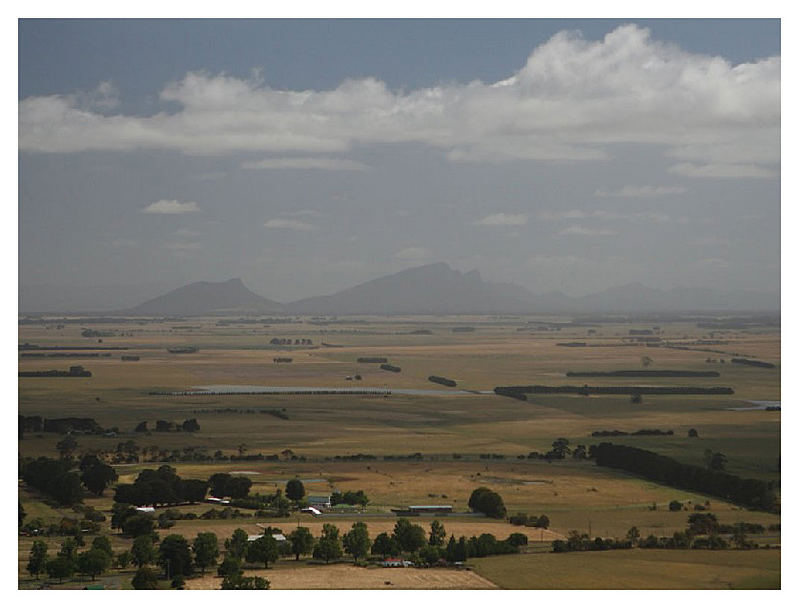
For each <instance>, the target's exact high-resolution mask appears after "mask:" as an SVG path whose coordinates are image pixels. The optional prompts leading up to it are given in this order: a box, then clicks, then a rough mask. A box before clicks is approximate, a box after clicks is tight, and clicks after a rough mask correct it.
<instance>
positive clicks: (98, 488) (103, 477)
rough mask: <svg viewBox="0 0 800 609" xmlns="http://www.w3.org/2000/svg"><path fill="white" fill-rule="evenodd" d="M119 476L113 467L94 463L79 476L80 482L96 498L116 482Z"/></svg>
mask: <svg viewBox="0 0 800 609" xmlns="http://www.w3.org/2000/svg"><path fill="white" fill-rule="evenodd" d="M118 478H119V476H118V475H117V472H116V471H115V470H114V468H113V467H111V466H110V465H106V464H105V463H96V464H94V465H92V466H91V467H89V468H88V469H86V470H85V471H84V472H83V475H81V482H83V485H84V486H85V487H86V488H87V489H88V490H89V492H90V493H94V494H95V495H97V496H100V495H102V494H103V491H104V490H106V488H107V487H108V486H109V485H110V484H111V483H112V482H116V481H117V479H118Z"/></svg>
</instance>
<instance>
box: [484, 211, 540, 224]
mask: <svg viewBox="0 0 800 609" xmlns="http://www.w3.org/2000/svg"><path fill="white" fill-rule="evenodd" d="M527 223H528V214H506V213H503V212H500V213H497V214H490V215H488V216H486V217H485V218H481V219H480V220H478V221H477V222H475V224H477V225H478V226H523V225H525V224H527Z"/></svg>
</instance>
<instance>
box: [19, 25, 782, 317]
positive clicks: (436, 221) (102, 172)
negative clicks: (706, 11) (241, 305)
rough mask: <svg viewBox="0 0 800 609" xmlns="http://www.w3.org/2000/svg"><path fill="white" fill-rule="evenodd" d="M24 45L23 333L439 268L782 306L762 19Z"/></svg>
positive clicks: (45, 37)
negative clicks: (55, 315) (170, 304)
mask: <svg viewBox="0 0 800 609" xmlns="http://www.w3.org/2000/svg"><path fill="white" fill-rule="evenodd" d="M19 24H20V25H19V45H20V46H19V48H20V64H19V66H20V67H19V100H20V105H19V282H20V286H19V287H20V302H21V303H25V307H24V308H25V309H27V310H42V311H45V310H60V309H64V308H65V305H68V306H67V307H66V308H69V309H73V310H76V309H77V310H80V309H83V310H103V309H114V308H120V307H125V306H133V305H134V304H137V303H140V302H143V301H145V300H147V299H148V298H152V297H155V296H157V295H159V294H161V293H163V292H166V291H168V290H171V289H174V288H177V287H180V286H182V285H185V284H189V283H191V282H195V281H221V280H225V279H229V278H231V277H241V278H243V280H244V282H245V284H246V285H247V286H248V287H250V288H251V289H253V291H255V292H256V293H258V294H259V295H262V296H264V297H266V298H268V299H271V300H275V301H278V302H283V303H285V302H290V301H295V300H299V299H301V298H306V297H312V296H320V295H324V294H331V293H334V292H336V291H338V290H342V289H344V288H347V287H350V286H354V285H356V284H359V283H361V282H364V281H367V280H371V279H375V278H377V277H380V276H383V275H387V274H390V273H394V272H398V271H400V270H403V269H406V268H409V267H416V266H420V265H424V264H427V263H433V262H437V261H446V262H447V263H448V264H449V265H450V266H451V267H452V268H454V269H457V270H459V271H461V272H466V271H470V270H472V269H477V270H478V271H479V272H480V273H481V275H482V276H483V278H484V279H485V280H487V281H492V282H513V283H516V284H518V285H520V286H523V287H525V288H527V289H529V290H530V291H532V292H534V293H537V294H541V293H546V292H550V291H555V290H559V291H563V292H565V293H566V294H569V295H571V296H584V295H586V294H590V293H596V292H601V291H603V290H605V289H607V288H610V287H617V286H622V285H626V284H630V283H633V282H641V283H642V284H644V285H646V286H649V287H652V288H656V289H670V288H675V287H707V288H713V289H715V290H719V291H738V290H747V291H755V292H761V293H777V292H779V290H780V143H779V135H780V67H781V64H780V21H779V20H708V21H704V20H627V21H623V20H596V21H591V20H491V21H484V20H476V21H470V22H465V21H462V20H446V21H407V20H399V21H375V20H363V21H353V20H340V21H336V22H324V21H311V20H305V21H304V20H288V21H271V20H267V21H258V20H252V21H239V20H231V21H217V20H205V21H202V22H200V21H195V22H192V21H170V20H165V21H160V22H155V21H146V20H145V21H143V20H130V21H120V20H69V21H64V20H25V19H23V20H20V22H19ZM99 49H102V50H103V52H102V53H101V52H98V50H99Z"/></svg>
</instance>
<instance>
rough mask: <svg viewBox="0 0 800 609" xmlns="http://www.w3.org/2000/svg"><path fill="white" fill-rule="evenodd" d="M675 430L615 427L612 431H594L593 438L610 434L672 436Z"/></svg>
mask: <svg viewBox="0 0 800 609" xmlns="http://www.w3.org/2000/svg"><path fill="white" fill-rule="evenodd" d="M674 434H675V432H674V431H672V430H671V429H668V430H666V431H662V430H661V429H640V430H638V431H634V432H630V431H619V430H617V429H614V430H612V431H607V430H603V431H593V432H592V437H593V438H605V437H608V436H671V435H674Z"/></svg>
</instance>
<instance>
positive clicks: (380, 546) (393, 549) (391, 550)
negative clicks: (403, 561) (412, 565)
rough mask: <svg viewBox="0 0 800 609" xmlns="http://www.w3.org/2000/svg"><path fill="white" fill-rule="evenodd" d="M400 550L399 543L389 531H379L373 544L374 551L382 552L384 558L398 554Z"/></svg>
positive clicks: (376, 552) (374, 552) (375, 552)
mask: <svg viewBox="0 0 800 609" xmlns="http://www.w3.org/2000/svg"><path fill="white" fill-rule="evenodd" d="M399 551H400V547H399V546H398V545H397V541H396V540H395V539H393V538H392V537H390V536H389V535H388V534H387V533H379V534H378V536H377V537H376V538H375V542H374V543H373V544H372V553H373V554H380V555H381V556H383V557H384V558H386V557H387V556H390V555H392V554H397V553H398V552H399Z"/></svg>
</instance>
